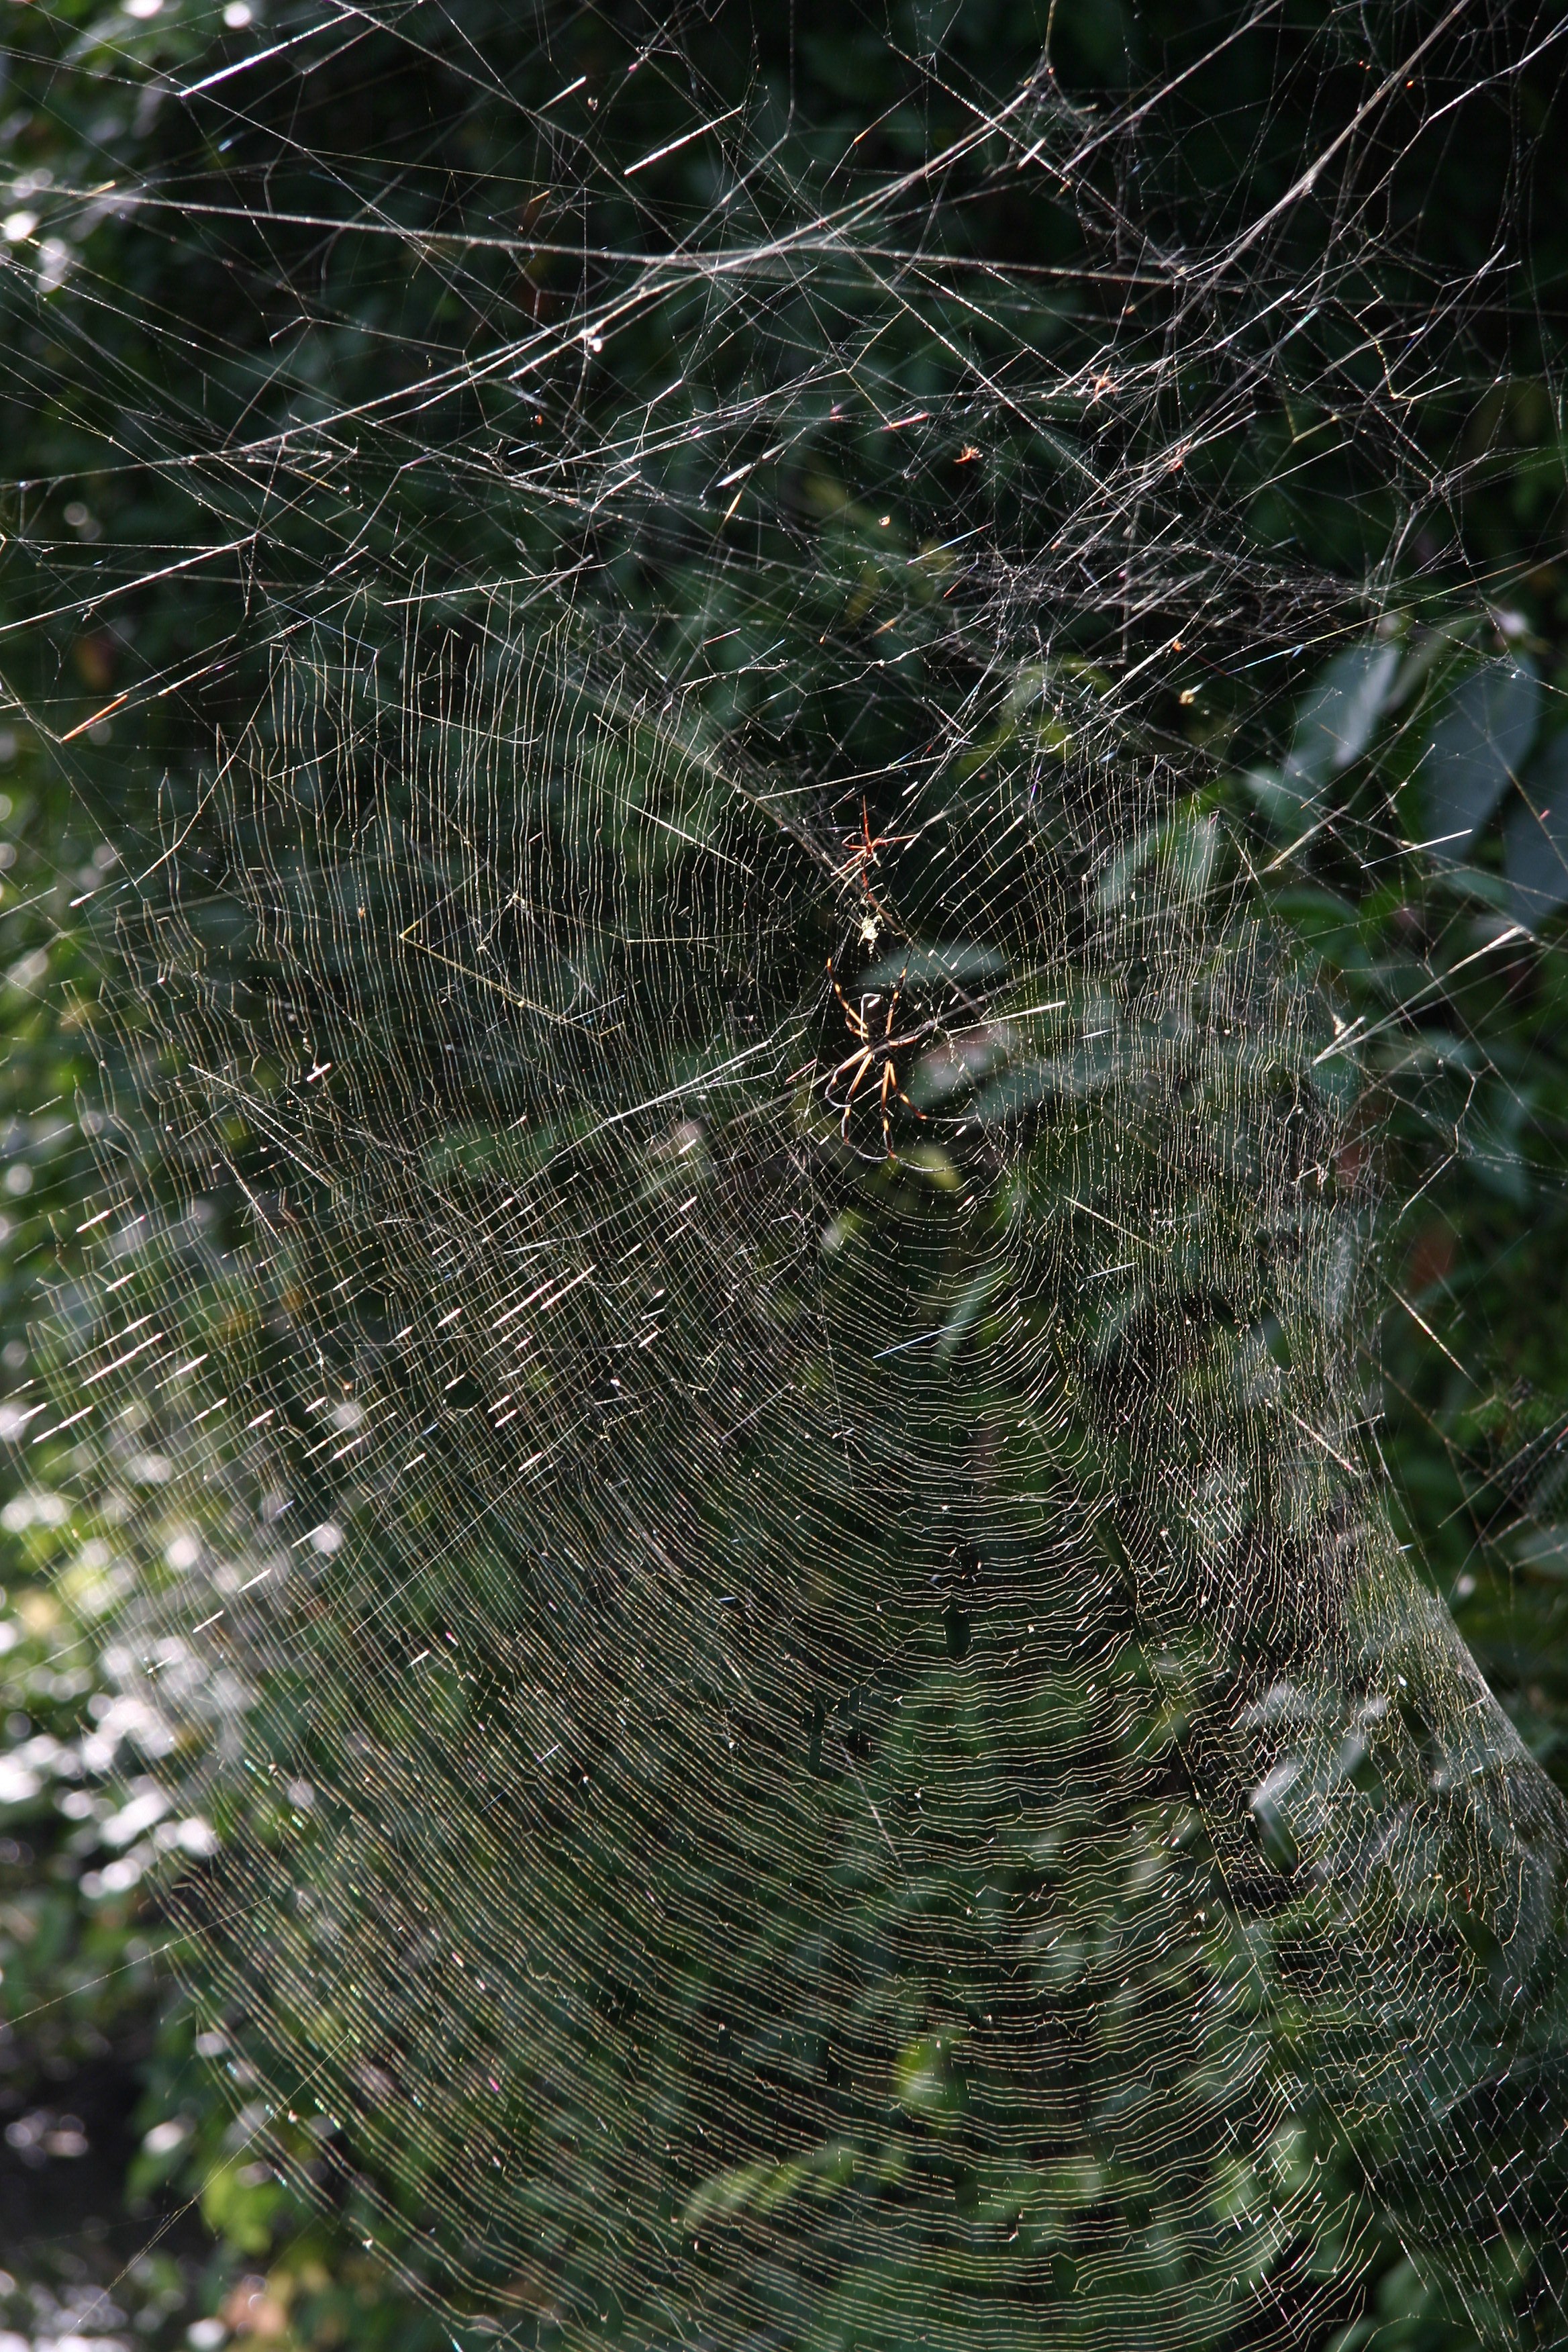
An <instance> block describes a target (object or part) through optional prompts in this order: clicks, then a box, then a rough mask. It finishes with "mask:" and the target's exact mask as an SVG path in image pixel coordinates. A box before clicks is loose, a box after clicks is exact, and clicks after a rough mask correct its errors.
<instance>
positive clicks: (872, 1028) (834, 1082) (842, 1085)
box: [822, 956, 940, 1160]
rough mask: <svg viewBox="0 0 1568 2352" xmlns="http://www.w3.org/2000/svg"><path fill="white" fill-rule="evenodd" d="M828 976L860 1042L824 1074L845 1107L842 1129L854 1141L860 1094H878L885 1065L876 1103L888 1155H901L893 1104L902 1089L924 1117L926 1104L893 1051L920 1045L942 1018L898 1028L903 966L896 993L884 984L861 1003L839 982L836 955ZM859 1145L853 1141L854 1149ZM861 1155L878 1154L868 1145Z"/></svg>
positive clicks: (827, 1092) (835, 1101)
mask: <svg viewBox="0 0 1568 2352" xmlns="http://www.w3.org/2000/svg"><path fill="white" fill-rule="evenodd" d="M907 969H908V967H907V966H906V970H907ZM827 977H828V979H829V980H830V981H831V982H832V983H833V993H834V995H835V996H837V999H838V1002H839V1003H840V1004H841V1005H842V1006H843V1008H844V1018H845V1020H846V1022H847V1024H848V1027H849V1034H850V1035H851V1037H853V1039H854V1040H855V1045H854V1049H853V1051H852V1052H850V1053H847V1054H846V1055H845V1056H844V1059H843V1060H842V1061H841V1062H840V1063H839V1065H838V1066H837V1069H835V1070H830V1071H829V1072H828V1075H827V1076H826V1078H825V1079H824V1080H823V1087H822V1091H823V1094H824V1096H825V1097H826V1100H827V1101H828V1103H830V1104H831V1106H832V1108H834V1109H835V1110H837V1111H840V1112H842V1114H843V1116H842V1118H840V1120H839V1126H838V1132H839V1134H840V1136H841V1137H842V1139H843V1140H844V1141H845V1142H846V1143H848V1142H849V1122H850V1120H851V1118H853V1117H854V1113H855V1104H856V1098H857V1097H859V1099H860V1101H861V1102H862V1103H863V1104H866V1105H869V1104H870V1102H871V1100H872V1096H871V1094H870V1092H869V1090H868V1091H867V1092H866V1093H865V1094H861V1091H860V1090H861V1088H862V1087H868V1081H871V1080H873V1079H874V1078H875V1075H876V1073H877V1072H878V1071H879V1070H880V1072H881V1078H880V1082H879V1085H878V1088H877V1095H876V1103H877V1109H878V1112H879V1116H880V1118H881V1122H882V1152H883V1156H884V1158H886V1159H889V1160H892V1159H895V1158H896V1157H897V1154H896V1153H895V1152H894V1150H893V1133H892V1125H891V1120H890V1118H889V1107H890V1105H891V1103H892V1099H893V1097H894V1096H895V1095H896V1096H897V1097H898V1098H899V1100H900V1102H901V1103H902V1104H904V1105H905V1107H906V1108H908V1109H910V1110H911V1111H914V1115H915V1117H916V1118H918V1119H921V1120H923V1119H924V1118H925V1113H924V1111H923V1110H918V1109H916V1108H915V1105H914V1104H913V1103H912V1102H910V1098H909V1097H908V1095H907V1094H906V1093H905V1092H904V1090H903V1088H902V1087H901V1086H900V1084H899V1067H898V1064H897V1062H896V1061H895V1060H894V1058H893V1057H894V1055H896V1054H901V1053H906V1052H907V1051H908V1050H909V1048H910V1046H911V1045H919V1044H920V1043H921V1039H922V1038H925V1037H930V1036H931V1035H933V1034H935V1032H936V1030H937V1028H938V1027H939V1026H940V1024H939V1023H938V1022H936V1021H935V1020H931V1021H922V1022H921V1023H919V1024H917V1025H916V1026H915V1027H914V1028H912V1029H907V1030H905V1031H904V1033H903V1034H902V1035H898V1034H895V1032H896V1031H897V1029H898V1025H899V1000H900V997H901V996H902V994H903V992H904V973H903V972H900V974H899V978H898V982H897V984H896V986H895V987H894V988H893V990H892V992H891V993H890V995H888V996H886V997H884V996H883V994H882V993H881V992H880V990H876V991H874V992H870V993H868V994H867V995H865V996H862V997H861V999H860V1002H859V1004H858V1007H857V1006H856V1005H853V1004H851V1003H850V1002H849V999H848V998H847V996H846V995H845V993H844V991H843V990H842V989H841V988H840V987H839V985H838V975H837V972H836V971H834V969H833V958H832V957H831V956H829V957H828V959H827ZM855 1148H856V1147H854V1146H853V1145H851V1149H852V1150H853V1149H855ZM859 1157H860V1158H861V1159H862V1160H868V1159H875V1157H876V1154H875V1153H874V1152H865V1151H862V1152H861V1153H860V1154H859Z"/></svg>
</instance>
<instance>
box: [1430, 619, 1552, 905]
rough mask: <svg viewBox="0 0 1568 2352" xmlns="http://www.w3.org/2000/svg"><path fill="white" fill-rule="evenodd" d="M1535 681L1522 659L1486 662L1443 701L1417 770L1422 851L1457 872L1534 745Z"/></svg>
mask: <svg viewBox="0 0 1568 2352" xmlns="http://www.w3.org/2000/svg"><path fill="white" fill-rule="evenodd" d="M1540 710H1541V681H1540V679H1539V678H1538V677H1536V674H1535V670H1534V667H1533V665H1532V664H1531V662H1530V661H1529V659H1528V658H1526V657H1525V656H1512V655H1510V656H1507V657H1506V658H1505V659H1503V660H1501V661H1491V662H1484V663H1483V664H1482V665H1481V667H1479V669H1473V670H1472V671H1471V672H1470V674H1469V676H1468V677H1466V678H1462V679H1461V680H1460V682H1459V684H1458V686H1457V687H1455V688H1454V689H1453V691H1452V692H1451V693H1450V694H1448V695H1447V697H1446V698H1445V699H1444V702H1443V705H1442V709H1441V712H1440V714H1439V716H1438V718H1437V720H1436V724H1435V726H1434V727H1433V729H1432V730H1431V733H1430V735H1429V736H1428V738H1427V741H1426V750H1425V751H1423V752H1422V754H1421V757H1420V759H1419V761H1417V763H1416V774H1417V775H1418V777H1419V778H1420V783H1421V808H1422V824H1423V830H1424V832H1425V835H1426V840H1425V842H1424V844H1423V846H1424V847H1426V849H1427V850H1428V851H1429V852H1430V854H1431V856H1432V857H1433V858H1434V859H1435V860H1436V863H1437V864H1439V865H1443V866H1455V865H1458V863H1459V862H1460V861H1461V859H1462V858H1463V857H1464V855H1465V852H1466V851H1467V850H1468V847H1469V845H1470V844H1471V843H1472V842H1473V841H1474V839H1475V837H1476V835H1477V834H1479V831H1480V829H1481V827H1482V825H1483V824H1485V823H1486V821H1487V819H1488V817H1489V816H1490V814H1491V813H1492V811H1493V810H1494V809H1495V808H1496V806H1497V804H1498V803H1499V801H1500V800H1501V798H1502V796H1503V794H1504V793H1505V792H1506V791H1507V790H1508V787H1509V784H1510V782H1512V781H1514V780H1515V779H1517V777H1518V775H1519V772H1520V770H1521V767H1522V766H1523V764H1524V761H1525V757H1526V754H1527V753H1528V752H1529V750H1530V747H1531V743H1532V742H1533V741H1534V740H1535V729H1536V723H1537V720H1538V719H1539V717H1540Z"/></svg>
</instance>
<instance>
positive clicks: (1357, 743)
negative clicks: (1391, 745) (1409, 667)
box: [1283, 645, 1399, 803]
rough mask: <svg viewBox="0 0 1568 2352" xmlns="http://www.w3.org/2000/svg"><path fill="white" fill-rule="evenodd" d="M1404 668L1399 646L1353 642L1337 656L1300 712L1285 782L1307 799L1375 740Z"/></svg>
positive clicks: (1286, 768) (1302, 800) (1304, 702)
mask: <svg viewBox="0 0 1568 2352" xmlns="http://www.w3.org/2000/svg"><path fill="white" fill-rule="evenodd" d="M1398 667H1399V648H1398V646H1389V645H1383V646H1378V645H1368V646H1351V647H1350V649H1349V650H1348V652H1345V653H1342V654H1340V655H1337V656H1336V657H1335V658H1334V660H1332V661H1331V663H1330V664H1329V667H1328V668H1327V669H1326V670H1325V671H1324V672H1323V675H1322V677H1321V678H1320V679H1319V681H1318V683H1317V685H1316V686H1315V687H1314V688H1312V690H1311V692H1310V694H1309V695H1307V696H1306V698H1304V699H1303V701H1302V703H1301V705H1300V709H1298V711H1297V714H1296V732H1295V735H1294V738H1293V739H1292V741H1291V744H1290V753H1289V758H1288V759H1287V761H1286V762H1285V767H1284V773H1283V781H1284V782H1286V783H1287V784H1297V785H1299V787H1300V800H1301V802H1302V803H1306V802H1307V801H1308V800H1310V797H1311V795H1312V793H1313V792H1314V791H1315V790H1316V789H1317V787H1318V786H1319V785H1320V784H1322V783H1324V782H1327V780H1328V778H1329V777H1330V776H1333V775H1337V774H1338V773H1339V771H1340V770H1341V769H1342V768H1348V767H1349V765H1350V763H1351V761H1352V760H1354V759H1356V758H1358V757H1359V756H1360V754H1361V753H1362V752H1363V751H1365V749H1366V747H1367V745H1368V744H1369V743H1370V742H1371V740H1372V738H1373V733H1374V732H1375V730H1376V728H1377V722H1378V720H1379V719H1381V718H1382V716H1383V713H1384V708H1385V707H1386V705H1387V701H1388V696H1389V692H1390V689H1391V688H1392V687H1393V685H1394V674H1395V672H1396V671H1397V670H1398Z"/></svg>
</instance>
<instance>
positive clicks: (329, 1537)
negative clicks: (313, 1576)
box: [310, 1519, 343, 1559]
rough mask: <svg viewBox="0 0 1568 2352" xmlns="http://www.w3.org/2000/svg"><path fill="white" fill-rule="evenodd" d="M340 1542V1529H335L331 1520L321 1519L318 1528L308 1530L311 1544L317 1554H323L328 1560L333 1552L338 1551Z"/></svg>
mask: <svg viewBox="0 0 1568 2352" xmlns="http://www.w3.org/2000/svg"><path fill="white" fill-rule="evenodd" d="M342 1540H343V1531H342V1528H340V1527H335V1526H334V1525H333V1523H332V1521H331V1519H323V1520H322V1522H321V1526H320V1527H319V1528H311V1529H310V1541H311V1543H312V1544H313V1545H314V1546H315V1548H316V1549H317V1550H318V1551H319V1552H323V1553H325V1554H326V1556H327V1558H328V1559H331V1555H332V1553H333V1552H335V1551H337V1550H338V1549H340V1548H341V1547H342Z"/></svg>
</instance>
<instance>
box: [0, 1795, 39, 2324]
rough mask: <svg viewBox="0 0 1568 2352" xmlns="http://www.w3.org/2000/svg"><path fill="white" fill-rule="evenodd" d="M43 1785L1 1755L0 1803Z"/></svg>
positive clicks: (21, 1798)
mask: <svg viewBox="0 0 1568 2352" xmlns="http://www.w3.org/2000/svg"><path fill="white" fill-rule="evenodd" d="M43 1785H44V1784H43V1782H42V1781H41V1780H39V1778H38V1776H37V1773H36V1772H29V1771H28V1769H27V1768H26V1765H25V1764H22V1763H19V1762H18V1761H17V1759H16V1757H15V1756H0V1805H25V1804H26V1802H27V1801H28V1800H29V1798H32V1797H36V1796H37V1793H38V1790H40V1789H41V1788H42V1787H43ZM0 2352H3V2347H0Z"/></svg>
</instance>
